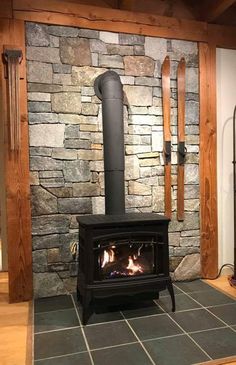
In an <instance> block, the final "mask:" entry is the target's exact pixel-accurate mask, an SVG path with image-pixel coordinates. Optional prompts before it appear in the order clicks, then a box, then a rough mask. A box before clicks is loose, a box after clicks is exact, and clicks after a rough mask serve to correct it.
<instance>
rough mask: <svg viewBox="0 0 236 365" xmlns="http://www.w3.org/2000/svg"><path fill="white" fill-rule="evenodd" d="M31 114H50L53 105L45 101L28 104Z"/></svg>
mask: <svg viewBox="0 0 236 365" xmlns="http://www.w3.org/2000/svg"><path fill="white" fill-rule="evenodd" d="M28 111H29V112H50V111H51V103H47V102H45V101H30V102H28Z"/></svg>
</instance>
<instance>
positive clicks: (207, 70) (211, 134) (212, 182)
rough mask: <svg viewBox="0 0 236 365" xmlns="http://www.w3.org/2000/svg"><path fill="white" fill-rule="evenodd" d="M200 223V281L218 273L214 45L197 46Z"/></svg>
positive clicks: (200, 44) (203, 44) (202, 44)
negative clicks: (201, 277) (201, 278)
mask: <svg viewBox="0 0 236 365" xmlns="http://www.w3.org/2000/svg"><path fill="white" fill-rule="evenodd" d="M199 73H200V75H199V76H200V77H199V87H200V224H201V266H202V275H203V277H204V278H209V279H210V278H214V277H215V276H216V275H217V272H218V229H217V145H216V142H217V135H216V132H217V130H216V46H215V44H207V43H199Z"/></svg>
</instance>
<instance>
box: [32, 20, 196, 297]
mask: <svg viewBox="0 0 236 365" xmlns="http://www.w3.org/2000/svg"><path fill="white" fill-rule="evenodd" d="M26 36H27V70H28V71H27V72H28V74H27V77H28V111H29V131H30V170H31V201H32V235H33V271H34V289H35V295H36V296H47V295H55V294H61V293H64V292H65V291H67V290H75V287H76V273H77V263H76V261H75V260H74V259H73V257H72V254H71V250H70V247H71V244H72V243H74V242H78V225H77V222H76V215H79V214H91V213H94V214H96V213H104V166H103V136H102V114H101V102H100V100H99V99H98V98H97V97H96V96H95V94H94V88H93V84H94V79H95V78H96V77H97V76H98V75H99V74H101V73H103V72H105V71H106V70H108V69H110V70H114V71H116V72H117V73H118V74H119V75H121V81H122V83H123V85H124V124H125V154H126V156H125V163H126V165H125V169H126V171H125V172H126V178H125V186H126V210H127V212H131V211H132V212H157V213H163V212H164V198H163V195H164V167H163V159H162V148H163V117H162V92H161V64H162V62H163V60H164V58H165V56H166V55H169V56H170V59H171V125H172V128H171V129H172V135H173V136H172V145H173V149H172V150H173V153H172V164H173V165H172V199H173V218H172V222H171V224H170V234H169V240H170V255H171V270H172V271H173V270H174V269H175V268H176V267H177V266H178V264H179V263H180V262H181V260H182V259H183V257H185V256H186V255H189V254H192V253H198V252H199V174H198V161H199V158H198V157H199V156H198V155H199V97H198V48H197V43H192V42H185V41H176V40H166V39H161V38H153V37H144V36H140V35H128V34H121V33H120V34H118V33H110V32H102V31H100V32H99V31H94V30H87V29H79V28H70V27H61V26H47V25H40V24H33V23H28V24H27V25H26ZM182 56H184V57H185V59H186V62H187V69H186V92H187V93H186V144H187V150H188V153H187V160H186V166H185V211H186V212H185V220H184V222H178V221H177V220H176V192H177V191H176V183H177V165H176V164H177V154H176V149H177V89H176V69H177V65H178V61H179V60H180V58H181V57H182ZM197 256H198V255H197ZM192 264H193V263H191V265H192Z"/></svg>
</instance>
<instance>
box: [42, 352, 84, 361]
mask: <svg viewBox="0 0 236 365" xmlns="http://www.w3.org/2000/svg"><path fill="white" fill-rule="evenodd" d="M85 353H87V351H79V352H72V353H70V354H64V355H58V356H51V357H45V358H42V359H37V360H35V362H39V361H44V360H51V359H60V358H62V357H66V356H73V355H77V354H85Z"/></svg>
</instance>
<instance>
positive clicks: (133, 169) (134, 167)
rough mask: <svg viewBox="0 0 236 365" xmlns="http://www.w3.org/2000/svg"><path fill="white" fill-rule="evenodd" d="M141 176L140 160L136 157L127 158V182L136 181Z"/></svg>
mask: <svg viewBox="0 0 236 365" xmlns="http://www.w3.org/2000/svg"><path fill="white" fill-rule="evenodd" d="M139 176H140V173H139V159H138V157H137V156H135V155H130V156H125V180H135V179H138V178H139Z"/></svg>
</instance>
